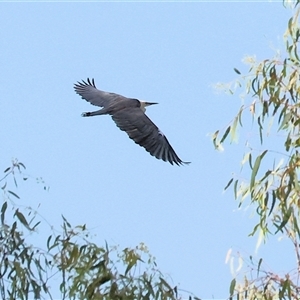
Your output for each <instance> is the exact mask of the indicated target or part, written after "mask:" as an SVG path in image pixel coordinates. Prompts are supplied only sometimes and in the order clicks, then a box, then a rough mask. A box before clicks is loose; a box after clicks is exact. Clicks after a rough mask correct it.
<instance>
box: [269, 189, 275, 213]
mask: <svg viewBox="0 0 300 300" xmlns="http://www.w3.org/2000/svg"><path fill="white" fill-rule="evenodd" d="M275 202H276V192H275V191H274V190H273V191H272V204H271V207H270V212H269V216H270V214H271V213H272V211H273V209H274V206H275Z"/></svg>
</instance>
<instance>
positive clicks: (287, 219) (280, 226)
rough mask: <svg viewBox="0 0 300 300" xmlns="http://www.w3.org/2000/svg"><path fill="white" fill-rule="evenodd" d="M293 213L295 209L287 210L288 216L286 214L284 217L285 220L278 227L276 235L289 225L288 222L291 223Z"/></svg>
mask: <svg viewBox="0 0 300 300" xmlns="http://www.w3.org/2000/svg"><path fill="white" fill-rule="evenodd" d="M292 212H293V208H292V207H291V206H290V207H289V209H288V210H287V212H286V214H284V216H283V220H282V222H281V224H280V225H279V226H278V228H277V230H276V232H275V234H276V233H277V232H278V231H281V230H282V228H283V227H284V226H285V225H286V224H287V222H288V221H289V219H290V217H291V214H292Z"/></svg>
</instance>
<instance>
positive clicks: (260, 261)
mask: <svg viewBox="0 0 300 300" xmlns="http://www.w3.org/2000/svg"><path fill="white" fill-rule="evenodd" d="M261 263H262V258H260V259H259V261H258V266H257V277H258V274H259V270H260V266H261Z"/></svg>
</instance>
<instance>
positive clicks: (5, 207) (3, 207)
mask: <svg viewBox="0 0 300 300" xmlns="http://www.w3.org/2000/svg"><path fill="white" fill-rule="evenodd" d="M6 209H7V202H6V201H5V202H4V203H3V205H2V207H1V224H2V225H3V224H4V218H5V212H6Z"/></svg>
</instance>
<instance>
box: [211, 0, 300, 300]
mask: <svg viewBox="0 0 300 300" xmlns="http://www.w3.org/2000/svg"><path fill="white" fill-rule="evenodd" d="M284 4H285V5H287V6H289V7H290V8H291V9H293V16H292V17H291V18H290V20H289V21H288V25H287V29H286V32H285V33H284V35H283V40H284V44H285V45H284V47H285V50H284V51H282V52H283V53H280V51H277V53H276V54H275V56H274V57H273V58H272V59H263V60H261V61H257V60H256V58H255V57H247V58H246V59H245V62H246V63H247V64H248V65H250V68H249V70H248V71H247V72H246V73H245V74H242V73H241V72H240V71H239V70H238V69H235V72H236V73H237V74H239V78H238V80H237V81H235V82H234V83H232V84H231V85H230V86H229V88H228V89H227V91H228V92H229V93H232V94H236V93H237V91H238V90H239V89H240V88H243V90H244V92H243V93H242V95H241V98H242V103H243V104H242V106H241V107H240V109H239V111H238V113H237V114H236V116H235V117H234V118H233V120H232V121H231V122H230V124H229V125H228V126H227V127H226V128H225V129H224V130H223V132H222V131H221V132H222V133H220V131H216V132H215V133H214V135H213V142H214V145H215V147H216V148H218V149H220V148H222V147H223V144H224V142H225V140H228V139H230V140H231V142H232V141H236V140H238V139H240V140H241V139H242V142H244V143H245V145H246V153H245V154H244V156H243V158H242V161H241V164H242V166H243V170H242V172H241V173H239V174H237V175H234V176H233V177H232V178H231V179H230V180H229V182H228V184H227V185H226V187H225V189H227V188H228V187H230V186H232V187H233V192H234V197H235V199H236V200H237V201H238V206H239V207H243V206H248V207H252V209H253V211H254V212H255V214H256V215H257V216H258V218H257V223H256V224H255V225H254V227H253V231H252V232H251V233H250V235H255V234H257V237H258V243H257V247H259V246H260V245H261V243H262V242H267V237H268V239H270V238H272V237H274V236H275V237H277V236H278V235H281V236H282V237H284V238H286V239H288V240H289V241H290V245H291V247H293V251H294V253H295V268H294V269H293V270H292V271H288V272H287V273H286V274H285V275H283V276H282V275H279V274H276V273H274V272H270V271H267V270H264V269H263V267H262V266H263V265H262V262H263V259H262V258H261V259H259V260H258V261H257V262H255V261H254V260H253V257H252V256H250V258H249V260H248V262H249V266H250V267H249V272H248V273H247V274H248V275H246V276H245V275H244V273H240V275H237V276H236V278H234V279H233V280H232V282H231V285H230V295H231V297H234V296H235V297H236V298H237V299H249V300H250V299H251V300H252V299H270V300H271V299H299V297H300V284H299V278H300V248H299V245H300V218H299V216H300V200H299V199H300V183H299V175H300V152H299V147H300V53H299V39H300V26H299V13H300V10H299V7H298V4H299V1H296V2H295V1H294V2H292V3H291V2H288V1H286V2H284ZM291 6H292V7H291ZM249 116H250V117H251V122H249ZM244 121H245V123H246V124H247V125H246V128H245V125H243V124H244ZM253 128H254V130H255V131H256V132H255V131H254V132H253ZM244 137H245V139H243V138H244ZM241 174H243V176H241ZM245 174H246V175H245ZM246 178H247V179H246ZM248 199H250V203H249V202H247V201H246V200H248ZM283 257H284V255H283ZM244 261H245V260H244ZM253 270H255V272H253ZM243 271H245V270H243Z"/></svg>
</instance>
